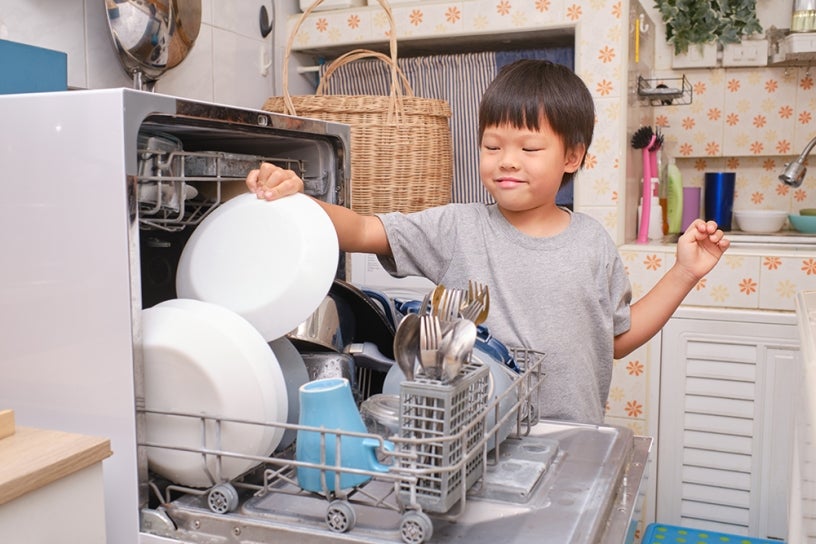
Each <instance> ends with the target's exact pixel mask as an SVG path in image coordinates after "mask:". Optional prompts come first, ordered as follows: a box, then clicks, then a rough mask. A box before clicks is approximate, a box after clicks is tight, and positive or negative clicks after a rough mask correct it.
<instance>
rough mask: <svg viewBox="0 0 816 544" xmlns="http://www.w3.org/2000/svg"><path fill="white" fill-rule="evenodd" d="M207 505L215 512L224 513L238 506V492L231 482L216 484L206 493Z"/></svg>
mask: <svg viewBox="0 0 816 544" xmlns="http://www.w3.org/2000/svg"><path fill="white" fill-rule="evenodd" d="M207 506H209V507H210V510H212V511H213V512H215V513H216V514H226V513H227V512H232V511H233V510H235V509H236V508H237V507H238V492H237V491H236V490H235V488H234V487H232V485H231V484H218V485H217V486H215V487H213V488H212V489H210V492H209V493H208V494H207Z"/></svg>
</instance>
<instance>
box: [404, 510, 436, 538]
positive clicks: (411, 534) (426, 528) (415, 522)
mask: <svg viewBox="0 0 816 544" xmlns="http://www.w3.org/2000/svg"><path fill="white" fill-rule="evenodd" d="M400 534H401V535H402V541H403V542H405V543H406V544H421V543H422V542H428V541H429V540H430V539H431V536H432V535H433V523H431V518H429V517H428V515H427V514H425V513H424V512H418V511H413V510H412V511H410V512H406V513H404V514H403V515H402V521H401V522H400Z"/></svg>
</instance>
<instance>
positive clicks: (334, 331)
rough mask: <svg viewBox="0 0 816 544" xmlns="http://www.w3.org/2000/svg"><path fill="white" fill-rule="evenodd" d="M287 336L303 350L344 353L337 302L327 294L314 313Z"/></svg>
mask: <svg viewBox="0 0 816 544" xmlns="http://www.w3.org/2000/svg"><path fill="white" fill-rule="evenodd" d="M286 336H287V338H289V340H291V341H292V343H293V344H295V345H296V346H297V347H298V348H299V350H300V351H301V352H302V351H310V350H317V351H334V352H337V353H342V352H343V350H344V348H345V347H346V346H345V342H344V338H343V331H342V328H341V326H340V310H339V309H338V307H337V302H335V300H334V299H333V298H332V297H330V296H328V295H327V296H326V297H325V298H324V299H323V302H321V303H320V306H318V307H317V309H316V310H315V311H314V312H312V315H310V316H309V317H308V318H306V320H305V321H304V322H303V323H301V324H300V325H298V326H297V328H296V329H295V330H293V331H292V332H290V333H289V334H287V335H286Z"/></svg>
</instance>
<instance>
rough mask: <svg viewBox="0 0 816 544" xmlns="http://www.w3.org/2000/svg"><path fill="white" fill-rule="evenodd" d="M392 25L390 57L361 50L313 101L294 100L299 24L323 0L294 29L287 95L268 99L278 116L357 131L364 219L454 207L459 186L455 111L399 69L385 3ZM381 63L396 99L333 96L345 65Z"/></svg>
mask: <svg viewBox="0 0 816 544" xmlns="http://www.w3.org/2000/svg"><path fill="white" fill-rule="evenodd" d="M378 1H379V3H380V5H381V6H382V7H383V9H384V10H385V12H386V14H387V16H388V20H389V23H390V25H391V32H390V33H389V35H390V49H391V55H390V57H389V56H387V55H384V54H382V53H377V52H374V51H368V50H364V49H356V50H354V51H350V52H349V53H346V54H345V55H342V56H341V57H339V58H337V59H335V60H334V61H333V62H332V63H331V65H330V66H329V67H328V68H327V69H326V72H325V74H324V76H323V80H322V81H321V84H320V86H319V87H318V88H317V90H316V92H315V94H314V95H305V96H291V95H290V94H289V91H288V87H289V69H288V66H289V56H290V54H291V52H292V44H293V43H294V37H295V35H296V34H297V31H298V29H299V28H300V25H301V24H302V23H303V21H304V20H305V18H306V17H308V15H309V14H310V13H311V11H312V10H313V9H314V8H315V7H317V6H318V5H320V4H321V3H322V2H323V0H317V1H316V2H315V3H314V4H312V5H311V6H310V7H309V9H307V10H306V11H305V12H303V14H302V15H301V17H300V19H299V20H298V22H297V24H296V25H295V26H294V27H293V28H292V32H291V34H290V36H289V41H288V43H287V45H286V52H285V54H284V62H283V71H282V76H283V80H282V81H283V96H276V97H271V98H269V99H267V100H266V102H265V103H264V105H263V109H264V110H266V111H272V112H276V113H286V114H289V115H299V116H302V117H311V118H315V119H321V120H324V121H334V122H337V123H344V124H347V125H349V126H350V127H351V182H350V185H351V208H352V209H353V210H355V211H357V212H359V213H362V214H374V213H382V212H390V211H401V212H405V213H408V212H414V211H418V210H422V209H425V208H429V207H432V206H438V205H441V204H447V203H448V202H450V198H451V183H452V180H453V150H452V147H451V133H450V126H449V123H448V121H449V119H450V116H451V111H450V106H449V105H448V103H447V102H446V101H444V100H438V99H431V98H419V97H416V96H414V94H413V91H412V90H411V87H410V85H409V84H408V81H407V79H406V78H405V75H404V74H403V73H402V72H401V71H400V69H399V67H398V66H397V42H396V37H395V36H396V30H395V28H394V18H393V15H392V13H391V8H390V6H389V5H388V3H387V2H386V1H385V0H378ZM366 57H374V58H377V59H380V60H382V61H383V62H385V63H387V64H388V65H389V66H390V68H391V92H390V94H389V95H388V96H379V95H373V96H371V95H326V94H323V87H324V84H325V82H326V81H327V80H328V78H329V77H330V76H331V74H332V73H334V72H335V71H336V70H338V69H340V68H342V66H343V65H345V64H348V63H350V62H354V61H355V60H359V59H362V58H366Z"/></svg>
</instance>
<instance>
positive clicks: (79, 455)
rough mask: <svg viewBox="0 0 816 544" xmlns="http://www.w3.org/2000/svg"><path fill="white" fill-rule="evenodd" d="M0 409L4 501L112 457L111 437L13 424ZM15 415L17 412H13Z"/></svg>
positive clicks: (0, 495)
mask: <svg viewBox="0 0 816 544" xmlns="http://www.w3.org/2000/svg"><path fill="white" fill-rule="evenodd" d="M9 412H10V411H8V410H6V411H0V422H3V423H4V425H3V431H4V432H2V433H0V437H2V436H3V435H7V436H5V438H0V505H1V504H5V503H7V502H9V501H11V500H13V499H16V498H17V497H19V496H21V495H24V494H26V493H28V492H30V491H34V490H36V489H39V488H41V487H43V486H46V485H48V484H50V483H52V482H54V481H56V480H59V479H60V478H63V477H65V476H69V475H71V474H73V473H74V472H78V471H80V470H82V469H84V468H87V467H89V466H91V465H93V464H94V463H98V462H100V461H102V460H103V459H106V458H108V457H110V455H111V453H112V452H111V449H110V440H108V439H107V438H99V437H94V436H86V435H81V434H74V433H66V432H62V431H51V430H42V429H32V428H28V427H17V428H16V429H15V428H14V427H13V419H12V423H11V425H12V426H11V430H12V433H9V432H8V429H9V426H8V420H9ZM11 417H12V418H13V416H11Z"/></svg>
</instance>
